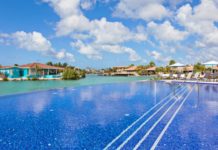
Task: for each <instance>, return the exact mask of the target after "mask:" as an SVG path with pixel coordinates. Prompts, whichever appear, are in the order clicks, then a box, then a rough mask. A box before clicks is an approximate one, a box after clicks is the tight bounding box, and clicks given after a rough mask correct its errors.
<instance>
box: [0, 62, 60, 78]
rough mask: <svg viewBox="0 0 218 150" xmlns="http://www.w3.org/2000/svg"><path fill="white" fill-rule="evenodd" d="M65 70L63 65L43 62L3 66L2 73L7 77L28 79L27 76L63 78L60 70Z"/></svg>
mask: <svg viewBox="0 0 218 150" xmlns="http://www.w3.org/2000/svg"><path fill="white" fill-rule="evenodd" d="M62 70H64V68H61V67H55V66H49V65H46V64H41V63H31V64H26V65H21V66H2V67H0V73H1V74H3V75H4V76H6V77H7V78H11V79H15V78H20V79H27V78H34V77H37V78H44V79H57V78H61V76H60V72H61V71H62Z"/></svg>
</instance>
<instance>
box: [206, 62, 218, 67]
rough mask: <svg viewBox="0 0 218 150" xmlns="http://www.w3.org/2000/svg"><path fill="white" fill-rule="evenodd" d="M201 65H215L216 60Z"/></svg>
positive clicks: (217, 63) (216, 63)
mask: <svg viewBox="0 0 218 150" xmlns="http://www.w3.org/2000/svg"><path fill="white" fill-rule="evenodd" d="M203 65H206V66H216V65H218V61H208V62H205V63H203Z"/></svg>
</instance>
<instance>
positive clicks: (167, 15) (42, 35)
mask: <svg viewBox="0 0 218 150" xmlns="http://www.w3.org/2000/svg"><path fill="white" fill-rule="evenodd" d="M217 14H218V1H217V0H210V1H208V0H183V1H181V0H146V1H145V0H134V1H133V0H28V1H24V0H1V1H0V64H2V65H13V64H15V63H18V64H25V63H29V62H48V61H53V62H59V61H60V62H68V63H69V64H72V65H75V66H78V67H82V68H85V67H88V66H89V67H95V68H104V67H110V66H117V65H129V64H136V65H138V64H142V65H144V64H146V63H149V61H151V60H152V61H155V62H156V63H157V64H158V65H165V64H167V62H168V61H169V60H170V59H175V60H177V61H178V62H180V63H184V64H188V63H195V62H204V61H208V60H212V59H213V60H218V42H217V41H218V26H217V25H218V15H217Z"/></svg>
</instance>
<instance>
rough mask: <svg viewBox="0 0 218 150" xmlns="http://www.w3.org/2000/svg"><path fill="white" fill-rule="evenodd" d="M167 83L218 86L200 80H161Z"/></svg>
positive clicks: (216, 83)
mask: <svg viewBox="0 0 218 150" xmlns="http://www.w3.org/2000/svg"><path fill="white" fill-rule="evenodd" d="M160 81H162V82H166V83H192V84H212V85H218V82H206V81H199V80H160Z"/></svg>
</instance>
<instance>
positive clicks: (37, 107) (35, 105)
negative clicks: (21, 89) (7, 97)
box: [16, 92, 52, 115]
mask: <svg viewBox="0 0 218 150" xmlns="http://www.w3.org/2000/svg"><path fill="white" fill-rule="evenodd" d="M51 99H52V95H51V94H48V93H44V92H43V93H40V95H35V94H28V95H26V96H25V98H24V97H23V96H19V97H18V99H17V101H16V102H17V104H16V109H17V111H19V112H21V113H28V112H32V113H34V114H35V115H39V114H40V113H42V112H43V110H45V108H46V107H48V105H49V104H50V103H51Z"/></svg>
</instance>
